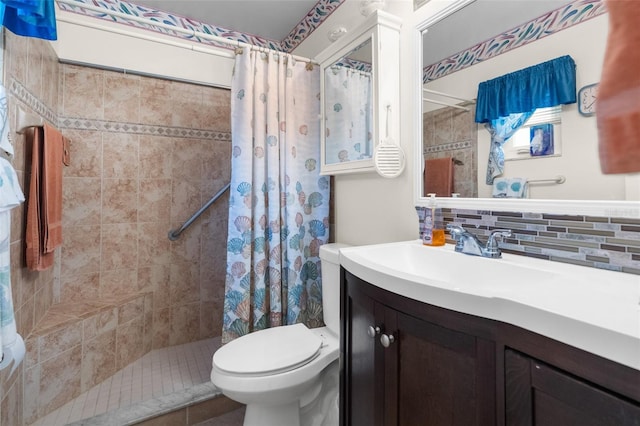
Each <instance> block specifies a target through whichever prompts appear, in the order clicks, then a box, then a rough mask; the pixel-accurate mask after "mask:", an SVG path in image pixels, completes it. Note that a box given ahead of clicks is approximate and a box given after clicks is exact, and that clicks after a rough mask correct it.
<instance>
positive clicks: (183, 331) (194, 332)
mask: <svg viewBox="0 0 640 426" xmlns="http://www.w3.org/2000/svg"><path fill="white" fill-rule="evenodd" d="M199 335H200V303H198V302H196V303H191V304H188V305H183V306H173V307H172V308H171V337H170V343H171V345H180V344H183V343H188V342H193V341H196V340H198V337H199Z"/></svg>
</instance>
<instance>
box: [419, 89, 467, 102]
mask: <svg viewBox="0 0 640 426" xmlns="http://www.w3.org/2000/svg"><path fill="white" fill-rule="evenodd" d="M422 91H423V92H427V93H431V94H434V95H439V96H444V97H447V98H451V99H457V100H459V101H464V102H475V101H474V100H473V99H465V98H460V97H458V96H453V95H449V94H447V93H444V92H437V91H435V90H431V89H422Z"/></svg>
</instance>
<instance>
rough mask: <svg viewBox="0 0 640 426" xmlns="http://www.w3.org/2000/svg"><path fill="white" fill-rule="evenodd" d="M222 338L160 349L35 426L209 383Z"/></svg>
mask: <svg viewBox="0 0 640 426" xmlns="http://www.w3.org/2000/svg"><path fill="white" fill-rule="evenodd" d="M219 347H220V337H216V338H212V339H205V340H200V341H198V342H193V343H187V344H184V345H177V346H171V347H168V348H162V349H156V350H153V351H151V352H149V353H148V354H146V355H144V356H143V357H142V358H140V359H138V360H137V361H135V362H133V363H131V364H129V365H128V366H126V367H125V368H123V369H122V370H120V371H118V372H116V373H115V374H114V375H113V376H111V377H110V378H108V379H107V380H105V381H103V382H102V383H100V384H98V385H96V386H94V387H93V388H91V389H89V390H88V391H87V392H85V393H83V394H81V395H79V396H78V397H77V398H75V399H74V400H72V401H69V402H68V403H66V404H65V405H63V406H62V407H60V408H58V409H57V410H55V411H53V412H51V413H49V414H48V415H46V416H45V417H42V418H40V419H38V420H37V421H36V422H35V423H33V426H58V425H60V426H63V425H66V424H68V423H72V422H76V421H78V420H82V419H86V418H89V417H93V416H97V415H100V414H103V413H106V412H108V411H112V410H117V409H120V408H123V407H127V406H131V405H133V404H136V403H139V402H142V401H146V400H149V399H153V398H158V397H162V396H164V395H169V394H171V393H174V392H179V391H181V390H183V389H186V388H189V387H191V386H194V385H198V384H202V383H207V382H209V380H210V374H211V357H212V356H213V353H214V352H215V351H216V349H218V348H219Z"/></svg>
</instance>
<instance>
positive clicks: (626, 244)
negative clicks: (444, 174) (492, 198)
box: [443, 209, 640, 275]
mask: <svg viewBox="0 0 640 426" xmlns="http://www.w3.org/2000/svg"><path fill="white" fill-rule="evenodd" d="M443 213H444V217H445V222H447V223H455V224H458V225H462V226H463V227H464V228H465V229H466V230H467V231H469V232H472V233H474V234H475V235H477V236H478V237H479V238H480V239H482V240H483V241H486V238H487V237H488V235H489V231H490V230H492V229H497V228H506V229H510V230H511V231H512V233H513V235H512V237H511V238H505V239H504V241H502V242H501V243H500V247H501V249H502V250H503V251H504V252H505V253H513V254H517V255H523V256H529V257H536V258H539V259H544V260H551V261H556V262H565V263H572V264H575V265H581V266H588V267H593V268H600V269H608V270H612V271H619V272H626V273H630V274H636V275H640V219H629V218H615V217H593V216H582V215H556V214H546V213H519V212H499V211H485V210H462V209H443ZM448 242H450V243H453V241H452V240H450V241H448Z"/></svg>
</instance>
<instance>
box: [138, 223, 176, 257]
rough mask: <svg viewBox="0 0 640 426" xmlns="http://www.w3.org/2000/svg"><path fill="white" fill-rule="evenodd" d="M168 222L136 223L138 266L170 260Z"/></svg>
mask: <svg viewBox="0 0 640 426" xmlns="http://www.w3.org/2000/svg"><path fill="white" fill-rule="evenodd" d="M168 232H169V222H151V223H139V224H138V262H139V265H140V266H151V265H158V264H167V263H169V262H170V260H171V244H173V243H174V242H171V241H169V237H168Z"/></svg>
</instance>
